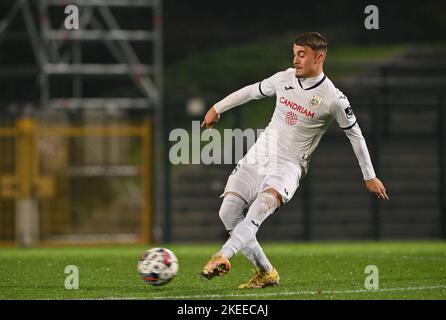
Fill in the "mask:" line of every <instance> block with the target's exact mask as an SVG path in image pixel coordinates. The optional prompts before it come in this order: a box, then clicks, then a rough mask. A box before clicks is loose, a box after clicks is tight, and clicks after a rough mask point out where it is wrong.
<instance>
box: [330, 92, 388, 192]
mask: <svg viewBox="0 0 446 320" xmlns="http://www.w3.org/2000/svg"><path fill="white" fill-rule="evenodd" d="M330 109H331V113H332V115H333V116H334V117H335V118H336V121H337V122H338V124H339V126H340V127H341V129H343V130H344V132H345V134H346V136H347V137H348V138H349V140H350V143H351V145H352V147H353V151H354V153H355V156H356V158H357V159H358V162H359V166H360V168H361V172H362V175H363V178H364V181H365V185H366V188H367V190H369V192H371V193H373V194H375V195H376V196H377V197H378V198H379V199H386V200H388V199H389V197H388V196H387V192H386V188H385V187H384V184H383V183H382V182H381V180H379V179H378V178H377V177H376V174H375V170H374V169H373V164H372V160H371V159H370V154H369V150H368V148H367V144H366V142H365V139H364V136H363V135H362V131H361V128H360V127H359V124H358V122H357V120H356V116H355V114H354V113H353V109H352V107H351V106H350V103H349V101H348V99H347V98H346V97H345V96H344V95H343V94H342V93H340V94H339V95H338V97H337V98H336V99H335V100H334V101H333V103H332V104H331V106H330Z"/></svg>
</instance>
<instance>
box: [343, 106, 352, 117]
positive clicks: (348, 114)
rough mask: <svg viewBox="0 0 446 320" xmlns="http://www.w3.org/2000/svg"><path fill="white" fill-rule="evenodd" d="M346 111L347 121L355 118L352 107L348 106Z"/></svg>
mask: <svg viewBox="0 0 446 320" xmlns="http://www.w3.org/2000/svg"><path fill="white" fill-rule="evenodd" d="M344 111H345V115H346V116H347V119H351V117H353V109H352V107H350V106H348V107H347V108H345V109H344Z"/></svg>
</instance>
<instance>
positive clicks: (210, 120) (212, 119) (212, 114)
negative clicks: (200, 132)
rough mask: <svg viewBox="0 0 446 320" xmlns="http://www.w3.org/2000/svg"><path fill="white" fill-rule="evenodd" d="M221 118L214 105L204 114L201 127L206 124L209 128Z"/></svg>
mask: <svg viewBox="0 0 446 320" xmlns="http://www.w3.org/2000/svg"><path fill="white" fill-rule="evenodd" d="M219 119H220V115H219V114H218V112H217V111H216V110H215V108H214V107H212V108H210V109H209V111H208V112H207V113H206V115H205V116H204V120H203V122H202V123H201V128H203V127H204V126H206V128H207V129H211V128H212V127H213V126H214V124H215V123H217V121H218V120H219Z"/></svg>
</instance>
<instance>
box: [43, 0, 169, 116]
mask: <svg viewBox="0 0 446 320" xmlns="http://www.w3.org/2000/svg"><path fill="white" fill-rule="evenodd" d="M66 4H67V2H66V1H60V0H41V1H39V11H40V21H41V29H40V39H41V46H40V48H41V51H40V59H41V60H40V61H41V69H40V83H41V94H42V95H41V102H42V106H48V107H53V108H59V107H63V108H102V107H104V106H110V105H115V106H117V107H120V108H155V109H159V108H158V107H159V105H160V97H161V93H160V91H161V86H162V46H161V43H162V34H161V2H160V1H159V0H88V1H87V0H73V1H70V5H75V6H77V7H78V8H79V29H78V30H66V29H65V27H64V24H63V22H62V23H61V25H57V22H55V21H53V20H52V16H51V12H50V10H51V8H52V7H53V8H59V11H62V12H63V8H64V7H65V6H66ZM127 8H137V9H141V8H148V9H151V10H150V11H151V15H152V16H151V17H150V18H151V20H152V23H151V25H152V29H151V30H147V28H148V26H150V23H145V24H144V25H140V26H137V28H138V29H133V30H125V29H123V27H121V23H120V22H119V15H120V14H121V13H122V12H123V9H127ZM113 9H114V10H113ZM136 12H137V11H136ZM54 20H56V19H54ZM148 20H149V19H148ZM67 42H71V46H70V48H69V50H64V51H63V52H62V50H61V49H62V48H63V47H64V44H65V43H67ZM91 42H96V43H102V44H103V45H104V46H105V48H106V49H107V51H108V52H109V53H110V54H111V56H112V57H113V58H114V61H113V62H108V63H101V62H99V63H89V62H86V59H84V57H85V53H84V48H83V47H84V46H83V44H84V43H87V44H88V43H91ZM135 42H140V43H145V44H146V45H147V46H151V47H152V50H153V51H152V55H151V59H150V61H145V62H143V57H142V56H141V54H140V53H138V52H137V51H136V50H135V49H134V47H133V44H134V43H135ZM146 60H147V59H146ZM63 76H68V77H70V79H71V80H72V95H71V96H70V97H57V96H54V95H53V90H51V83H52V81H51V80H52V77H57V78H60V77H63ZM101 76H102V78H101ZM89 77H95V81H97V82H99V80H98V79H105V78H108V79H110V77H114V78H122V77H125V78H127V79H131V81H132V82H133V84H134V86H135V87H136V88H138V89H139V91H140V93H141V94H142V96H141V97H125V98H122V97H119V98H116V97H94V96H91V95H90V96H89V97H86V95H85V94H84V92H83V91H84V89H85V85H84V82H85V81H86V80H87V79H88V78H89Z"/></svg>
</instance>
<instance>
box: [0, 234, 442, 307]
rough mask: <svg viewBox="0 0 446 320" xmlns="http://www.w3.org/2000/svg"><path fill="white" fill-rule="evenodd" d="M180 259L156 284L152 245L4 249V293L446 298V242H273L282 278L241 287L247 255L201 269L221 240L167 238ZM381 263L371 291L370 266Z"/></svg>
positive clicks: (0, 254) (0, 281) (270, 248)
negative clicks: (212, 269)
mask: <svg viewBox="0 0 446 320" xmlns="http://www.w3.org/2000/svg"><path fill="white" fill-rule="evenodd" d="M165 246H166V247H167V248H170V249H172V250H173V251H174V252H175V253H176V255H177V256H178V259H179V264H180V271H179V273H178V275H177V277H176V278H175V279H174V280H173V281H172V282H170V283H168V284H167V285H165V286H160V287H153V286H150V285H148V284H146V283H145V282H144V281H142V280H141V279H140V278H139V275H138V273H137V271H136V265H137V261H138V258H139V256H140V255H141V254H142V253H143V252H144V251H145V250H146V249H149V248H150V247H153V246H150V245H148V246H139V245H138V246H104V247H64V248H52V247H46V248H34V249H20V248H2V249H0V299H190V300H200V299H206V300H209V299H218V300H224V299H243V300H248V299H255V300H261V299H268V300H269V299H280V300H290V299H291V300H295V299H445V298H446V242H440V241H438V242H419V241H418V242H415V241H413V242H327V243H267V244H265V245H264V250H265V252H266V253H267V254H268V256H269V257H270V260H271V262H272V263H273V265H274V266H275V267H276V268H277V270H278V271H279V273H280V276H281V285H280V286H277V287H270V288H265V289H251V290H239V289H237V287H238V285H239V284H240V283H242V282H245V281H246V280H248V279H249V278H250V276H251V269H252V267H251V265H250V263H249V262H248V261H247V260H246V259H245V258H244V257H243V256H242V255H241V254H238V255H236V256H235V257H234V258H233V259H231V263H232V269H231V271H230V272H229V273H228V274H227V275H225V276H224V277H218V278H214V279H212V280H206V279H204V278H202V277H200V276H199V275H198V273H199V271H200V270H201V268H202V266H203V265H204V264H205V263H206V262H207V260H208V259H209V256H210V255H211V254H213V253H214V252H215V251H216V250H217V249H218V248H219V246H218V245H217V244H214V245H201V244H194V245H179V244H178V245H165ZM67 265H76V266H77V267H78V268H79V289H77V290H67V289H65V286H64V283H65V278H66V277H67V276H68V275H67V274H65V273H64V270H65V267H66V266H67ZM368 265H375V266H376V267H377V268H378V270H379V289H378V290H367V289H365V287H364V281H365V279H366V277H367V276H368V274H366V273H365V272H364V270H365V268H366V266H368Z"/></svg>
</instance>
